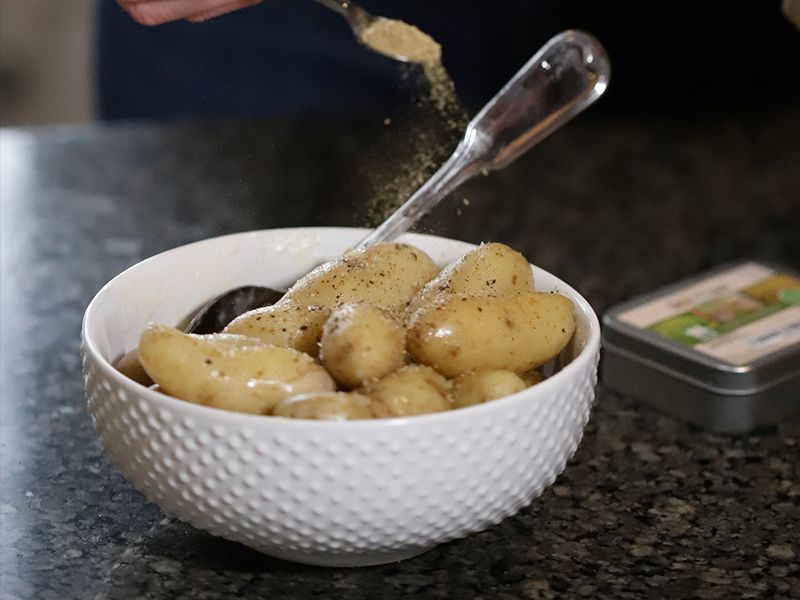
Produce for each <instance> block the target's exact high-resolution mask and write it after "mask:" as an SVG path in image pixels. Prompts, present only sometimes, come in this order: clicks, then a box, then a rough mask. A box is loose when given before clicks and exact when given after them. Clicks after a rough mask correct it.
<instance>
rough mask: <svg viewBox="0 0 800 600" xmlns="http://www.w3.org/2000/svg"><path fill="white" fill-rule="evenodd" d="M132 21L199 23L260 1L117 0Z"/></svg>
mask: <svg viewBox="0 0 800 600" xmlns="http://www.w3.org/2000/svg"><path fill="white" fill-rule="evenodd" d="M118 2H119V4H120V6H122V8H123V9H124V10H125V12H127V13H128V14H129V15H130V16H131V17H132V18H133V20H134V21H136V22H137V23H140V24H142V25H161V24H162V23H167V22H169V21H177V20H179V19H186V20H187V21H192V22H195V23H199V22H200V21H207V20H208V19H213V18H214V17H218V16H220V15H224V14H226V13H229V12H233V11H234V10H239V9H240V8H247V7H248V6H255V5H256V4H259V3H260V2H261V0H118Z"/></svg>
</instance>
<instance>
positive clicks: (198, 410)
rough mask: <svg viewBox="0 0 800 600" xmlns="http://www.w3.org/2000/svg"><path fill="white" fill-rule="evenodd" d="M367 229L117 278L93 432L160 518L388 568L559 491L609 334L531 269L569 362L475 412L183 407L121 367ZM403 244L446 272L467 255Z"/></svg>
mask: <svg viewBox="0 0 800 600" xmlns="http://www.w3.org/2000/svg"><path fill="white" fill-rule="evenodd" d="M363 235H364V231H363V230H357V229H334V228H309V229H277V230H268V231H256V232H252V233H242V234H236V235H229V236H225V237H220V238H215V239H210V240H205V241H202V242H197V243H195V244H190V245H188V246H183V247H180V248H176V249H174V250H170V251H168V252H164V253H163V254H159V255H157V256H155V257H153V258H150V259H148V260H145V261H143V262H141V263H139V264H137V265H135V266H134V267H131V268H130V269H128V270H127V271H125V272H124V273H122V274H121V275H119V276H117V277H115V278H114V279H113V280H112V281H111V282H110V283H108V285H106V286H105V287H104V288H103V289H102V290H100V292H99V293H98V294H97V296H96V297H95V298H94V300H92V302H91V304H90V305H89V307H88V309H87V311H86V315H85V317H84V322H83V353H84V372H85V380H86V394H87V398H88V404H89V411H90V412H91V414H92V418H93V421H94V424H95V428H96V430H97V433H98V435H99V437H100V441H101V442H102V444H103V447H104V448H105V450H106V452H107V453H108V455H109V456H110V457H111V460H112V461H113V462H114V463H115V464H116V465H117V466H118V467H119V468H120V469H121V470H122V472H123V474H124V475H125V477H127V478H128V480H129V481H130V482H131V483H132V484H133V485H134V486H135V487H136V488H137V489H138V490H140V491H141V492H142V493H143V494H144V495H145V496H147V498H149V499H150V500H152V501H153V502H155V503H156V504H158V506H160V507H161V508H162V509H163V510H164V511H167V512H169V513H172V514H174V515H176V516H177V517H178V518H179V519H181V520H183V521H186V522H187V523H190V524H192V525H194V526H195V527H198V528H200V529H204V530H206V531H208V532H210V533H212V534H214V535H219V536H222V537H225V538H227V539H230V540H235V541H237V542H241V543H243V544H246V545H247V546H250V547H252V548H255V549H256V550H259V551H261V552H264V553H266V554H269V555H272V556H276V557H279V558H283V559H287V560H292V561H296V562H301V563H308V564H316V565H329V566H360V565H373V564H381V563H386V562H391V561H397V560H401V559H404V558H408V557H410V556H414V555H416V554H419V553H421V552H424V551H425V550H427V549H429V548H431V547H433V546H434V545H436V544H439V543H441V542H446V541H448V540H452V539H455V538H459V537H462V536H464V535H467V534H469V533H471V532H474V531H478V530H480V529H484V528H486V527H488V526H490V525H492V524H494V523H498V522H500V521H501V520H503V519H505V518H506V517H508V516H510V515H513V514H514V513H516V512H517V511H519V510H520V509H521V508H522V507H524V506H526V505H527V504H529V503H530V502H531V500H532V499H533V498H535V497H536V496H537V495H539V494H540V493H541V492H542V490H543V489H544V488H545V487H547V486H548V485H550V484H551V483H553V481H554V480H555V478H556V476H557V475H558V474H559V473H560V472H561V471H562V470H563V469H564V466H565V465H566V463H567V460H568V459H569V458H570V456H572V454H573V453H574V452H575V449H576V448H577V447H578V443H579V442H580V439H581V436H582V434H583V429H584V426H585V425H586V421H587V420H588V418H589V409H590V407H591V404H592V400H593V395H594V386H595V382H596V371H597V360H598V355H599V345H600V329H599V324H598V322H597V317H596V316H595V314H594V312H593V311H592V309H591V307H590V306H589V304H588V303H587V302H586V301H585V300H584V299H583V298H582V297H581V296H580V295H578V293H577V292H575V290H573V289H572V288H571V287H569V286H568V285H566V284H565V283H563V282H562V281H560V280H559V279H557V278H556V277H554V276H552V275H550V274H549V273H547V272H545V271H542V270H541V269H538V268H535V267H534V269H535V278H536V285H537V289H539V290H555V291H558V292H560V293H562V294H565V295H566V296H569V297H570V298H571V299H572V300H573V302H574V303H575V308H576V312H577V321H578V328H577V333H576V336H575V340H574V343H573V344H572V345H571V347H570V348H569V349H568V354H569V355H570V357H569V358H570V362H569V364H568V365H567V366H566V367H565V368H564V369H563V370H562V371H560V372H559V373H557V374H555V375H554V376H553V377H551V378H550V379H547V380H546V381H544V382H542V383H540V384H538V385H536V386H534V387H532V388H530V389H527V390H524V391H523V392H520V393H518V394H515V395H513V396H508V397H506V398H503V399H500V400H496V401H494V402H490V403H487V404H483V405H478V406H474V407H470V408H465V409H460V410H453V411H449V412H445V413H438V414H432V415H424V416H417V417H411V418H402V419H384V420H370V421H352V422H325V421H299V420H291V419H280V418H275V417H263V416H256V415H246V414H239V413H233V412H226V411H222V410H217V409H213V408H207V407H204V406H199V405H196V404H191V403H189V402H183V401H181V400H176V399H173V398H170V397H168V396H164V395H162V394H159V393H157V392H154V391H151V390H148V389H146V388H145V387H143V386H141V385H139V384H137V383H134V382H133V381H131V380H129V379H127V378H126V377H124V376H122V375H120V374H119V373H118V372H117V371H116V370H115V369H114V368H113V367H112V366H111V365H112V362H113V361H114V360H116V359H117V358H118V357H120V356H121V355H122V354H124V353H125V352H127V351H129V350H130V349H132V348H134V347H135V346H136V345H137V343H138V339H139V334H140V332H141V331H142V328H143V327H144V326H145V324H146V323H148V322H150V321H159V322H163V323H167V324H177V323H178V322H180V321H181V320H183V319H184V318H185V317H186V315H188V314H189V313H191V312H192V311H193V310H195V309H196V308H197V307H198V306H199V305H201V304H203V303H204V302H205V301H207V300H208V299H210V298H212V297H214V296H216V295H217V294H219V293H221V292H223V291H225V290H228V289H230V288H233V287H236V286H240V285H245V284H263V285H273V286H276V285H281V284H286V283H288V282H291V281H294V279H296V278H297V277H298V276H299V275H302V274H303V273H305V272H306V271H307V270H309V269H310V268H311V267H313V266H314V265H316V264H318V263H319V262H320V261H322V260H323V259H327V258H331V257H333V256H336V255H338V254H340V253H341V252H342V251H344V250H345V249H346V248H348V247H349V246H351V245H353V244H354V243H355V242H357V241H358V240H359V239H360V238H361V237H362V236H363ZM404 241H407V242H409V243H412V244H414V245H417V246H419V247H420V248H423V249H424V250H426V251H427V252H428V253H430V255H431V256H432V257H433V258H434V259H435V260H436V261H437V262H439V263H440V264H444V263H446V262H448V261H450V260H451V259H453V258H454V257H456V256H457V255H459V254H461V253H462V252H464V251H465V250H467V249H469V248H471V247H472V246H471V245H469V244H466V243H463V242H458V241H453V240H448V239H443V238H436V237H432V236H425V235H408V236H406V237H405V238H404Z"/></svg>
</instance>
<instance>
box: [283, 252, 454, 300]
mask: <svg viewBox="0 0 800 600" xmlns="http://www.w3.org/2000/svg"><path fill="white" fill-rule="evenodd" d="M438 272H439V268H438V267H437V266H436V263H434V262H433V259H431V257H430V256H428V255H427V254H425V253H424V252H423V251H422V250H420V249H419V248H415V247H413V246H409V245H407V244H376V245H374V246H370V247H369V248H366V249H363V250H356V251H352V252H348V253H346V254H344V255H343V256H342V257H340V258H338V259H335V260H333V261H331V262H329V263H326V264H324V265H321V266H319V267H317V268H316V269H314V270H313V271H311V272H310V273H309V274H308V275H306V276H305V277H303V278H301V279H300V280H298V281H297V283H295V284H294V285H293V286H292V288H291V289H290V290H289V291H288V292H287V293H286V295H285V296H284V300H286V301H293V302H295V303H296V304H300V305H311V304H316V305H320V306H327V307H329V308H335V307H336V306H339V305H340V304H344V303H346V302H366V303H368V304H372V305H374V306H378V307H380V308H385V309H386V310H388V311H389V312H392V313H396V312H398V311H401V310H404V309H405V307H406V306H407V304H408V302H409V300H411V298H412V297H413V296H414V294H416V293H417V292H418V291H419V290H420V289H422V286H424V285H425V284H426V283H427V282H428V281H430V280H431V279H433V278H434V277H435V276H436V274H437V273H438Z"/></svg>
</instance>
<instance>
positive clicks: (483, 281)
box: [406, 242, 533, 316]
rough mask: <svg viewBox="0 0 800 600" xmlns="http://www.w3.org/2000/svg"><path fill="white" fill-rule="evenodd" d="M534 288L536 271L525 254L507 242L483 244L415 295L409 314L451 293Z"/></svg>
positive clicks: (514, 291) (480, 293) (501, 293)
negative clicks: (534, 273)
mask: <svg viewBox="0 0 800 600" xmlns="http://www.w3.org/2000/svg"><path fill="white" fill-rule="evenodd" d="M532 291H533V271H532V269H531V265H530V264H529V263H528V259H526V258H525V257H524V256H523V255H522V254H520V253H519V252H517V251H516V250H514V249H513V248H509V247H508V246H506V245H505V244H500V243H497V242H492V243H489V244H481V245H480V246H478V247H477V248H473V249H472V250H470V251H469V252H466V253H464V254H463V255H462V256H461V257H459V258H457V259H456V260H454V261H453V262H451V263H450V264H449V265H447V266H446V267H445V268H444V269H442V271H441V272H440V273H439V274H438V275H437V276H436V277H435V278H434V279H432V280H431V281H430V282H428V283H427V284H425V287H424V288H422V290H420V292H419V293H418V294H417V295H416V296H414V298H413V299H412V300H411V303H410V304H409V307H408V311H407V313H406V314H407V315H408V316H411V315H413V314H414V313H415V312H416V311H417V310H419V309H420V308H421V307H423V306H425V305H426V304H429V303H431V302H433V301H435V300H436V299H438V298H440V297H442V296H444V295H449V294H462V295H466V296H509V295H511V294H520V293H523V292H532Z"/></svg>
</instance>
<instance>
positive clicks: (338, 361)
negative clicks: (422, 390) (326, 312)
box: [320, 303, 406, 388]
mask: <svg viewBox="0 0 800 600" xmlns="http://www.w3.org/2000/svg"><path fill="white" fill-rule="evenodd" d="M405 350H406V332H405V329H403V326H402V325H401V324H400V323H399V322H398V321H397V320H396V319H395V318H393V317H392V316H391V315H390V314H389V313H388V312H386V311H385V310H383V309H381V308H378V307H377V306H372V305H370V304H364V303H351V304H343V305H342V306H340V307H339V308H337V309H336V310H334V311H333V313H331V316H330V318H329V319H328V321H327V322H326V323H325V326H324V327H323V330H322V339H321V340H320V360H321V361H322V364H323V366H324V367H325V368H326V369H328V372H329V373H330V374H331V375H332V376H333V378H334V379H335V380H336V381H337V382H338V383H339V384H340V385H342V386H344V387H347V388H352V387H357V386H359V385H362V384H364V383H366V382H367V381H369V380H371V379H379V378H381V377H383V376H384V375H388V374H389V373H391V372H392V371H396V370H397V369H399V368H400V367H402V366H403V358H404V355H405Z"/></svg>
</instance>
